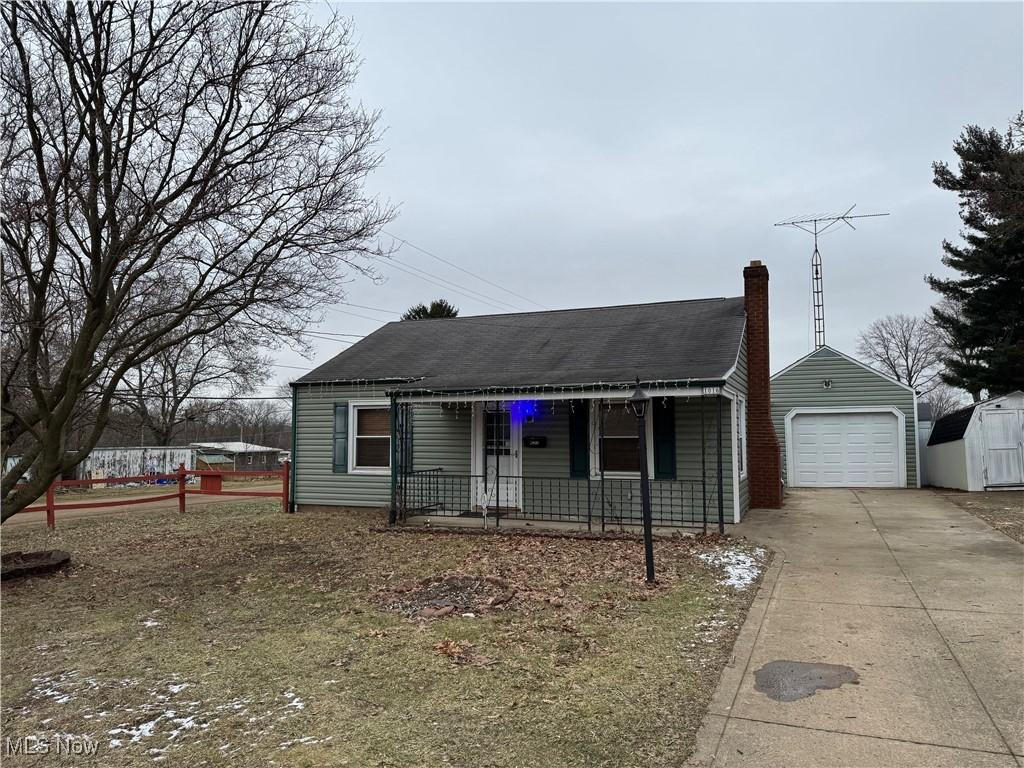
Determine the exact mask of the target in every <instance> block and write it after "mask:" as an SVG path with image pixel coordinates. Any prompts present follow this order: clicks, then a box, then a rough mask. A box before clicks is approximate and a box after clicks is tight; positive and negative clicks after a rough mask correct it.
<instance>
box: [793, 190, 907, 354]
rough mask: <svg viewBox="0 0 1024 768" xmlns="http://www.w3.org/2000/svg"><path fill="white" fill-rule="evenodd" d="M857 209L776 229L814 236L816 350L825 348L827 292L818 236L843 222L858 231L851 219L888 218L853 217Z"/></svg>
mask: <svg viewBox="0 0 1024 768" xmlns="http://www.w3.org/2000/svg"><path fill="white" fill-rule="evenodd" d="M856 207H857V204H856V203H854V204H853V205H851V206H850V207H849V208H848V209H847V210H846V212H845V213H842V214H839V215H836V216H829V215H822V216H815V217H812V218H809V219H801V218H799V217H795V218H792V219H786V220H785V221H780V222H779V223H777V224H776V225H775V226H776V227H794V228H796V229H802V230H803V231H804V232H807V233H808V234H810V235H813V236H814V253H813V254H812V255H811V291H812V293H813V295H814V348H815V349H821V347H823V346H825V291H824V288H823V286H822V278H821V252H820V251H819V250H818V236H819V235H823V234H825V233H826V232H827V231H828V230H830V229H831V228H832V227H834V226H835V225H836V224H839V223H840V222H842V223H843V224H846V226H848V227H849V228H850V229H856V227H855V226H853V224H852V223H851V222H850V220H851V219H873V218H876V217H878V216H888V215H889V214H888V213H861V214H858V215H856V216H852V215H851V213H852V212H853V209H854V208H856Z"/></svg>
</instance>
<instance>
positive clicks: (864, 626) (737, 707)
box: [688, 489, 1024, 768]
mask: <svg viewBox="0 0 1024 768" xmlns="http://www.w3.org/2000/svg"><path fill="white" fill-rule="evenodd" d="M735 533H736V534H737V535H744V536H747V537H749V538H750V539H753V540H754V541H757V542H759V543H763V544H765V545H767V546H769V547H771V548H773V549H774V550H776V553H777V554H776V556H775V560H774V562H773V565H772V567H771V569H770V570H769V572H768V574H766V577H765V579H764V582H763V584H762V586H761V589H760V591H759V593H758V595H757V597H756V598H755V600H754V604H753V606H752V607H751V610H750V613H749V615H748V617H747V620H746V623H745V624H744V627H743V630H742V632H741V634H740V637H739V639H738V640H737V643H736V647H735V650H734V658H733V661H732V663H731V664H730V665H729V666H728V667H726V669H725V671H724V672H723V674H722V679H721V681H720V682H719V686H718V689H717V690H716V692H715V695H714V698H713V700H712V703H711V706H710V708H709V712H708V715H707V716H706V718H705V720H704V724H703V726H702V727H701V731H700V734H699V735H698V744H697V750H696V751H695V753H694V754H693V755H692V756H691V758H690V760H689V763H688V764H689V765H692V766H701V767H702V768H703V767H704V766H765V765H779V766H870V767H871V768H880V767H881V766H898V767H902V766H935V767H936V768H939V767H941V766H951V767H952V766H967V765H970V766H1010V767H1019V766H1024V735H1022V733H1024V636H1022V625H1024V602H1022V595H1024V589H1022V587H1024V546H1022V545H1021V544H1019V543H1017V542H1015V541H1013V540H1012V539H1010V538H1008V537H1006V536H1003V535H1002V534H1000V533H998V532H997V531H994V530H993V529H991V528H989V527H988V526H987V525H986V524H985V523H984V522H982V521H981V520H979V519H977V518H975V517H973V516H972V515H970V514H968V513H966V512H964V511H963V510H961V509H959V508H958V507H956V506H954V505H953V504H950V503H949V502H947V501H946V500H944V499H943V498H942V497H941V496H939V495H938V494H935V493H932V492H931V491H927V490H901V491H882V490H873V489H872V490H860V489H858V490H848V489H829V490H799V491H790V493H789V494H788V495H787V497H786V506H785V508H784V509H782V510H757V511H754V512H752V513H750V515H749V516H748V518H747V520H745V521H744V522H743V523H742V524H741V525H739V526H737V528H736V531H735ZM847 683H849V684H847ZM854 683H856V684H854ZM811 694H813V695H811Z"/></svg>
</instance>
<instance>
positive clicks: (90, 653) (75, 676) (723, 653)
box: [0, 501, 768, 767]
mask: <svg viewBox="0 0 1024 768" xmlns="http://www.w3.org/2000/svg"><path fill="white" fill-rule="evenodd" d="M380 522H381V521H380V519H379V517H378V516H373V515H368V514H356V513H344V514H341V513H335V514H328V513H316V514H313V513H311V514H299V515H285V514H283V513H281V512H280V511H278V507H277V506H276V504H275V503H274V502H272V501H271V502H260V503H252V502H240V503H232V504H224V505H219V506H217V507H207V508H203V509H196V510H194V511H190V512H187V513H186V514H185V515H184V516H179V515H178V514H177V513H176V512H157V513H148V514H146V515H145V516H139V515H135V516H132V514H131V513H130V512H128V513H124V514H119V515H108V516H105V517H102V518H91V519H80V520H74V521H70V522H68V523H67V524H65V525H62V526H60V527H58V529H57V530H56V531H55V532H48V531H46V529H45V528H43V527H41V526H19V527H17V528H11V529H10V530H3V531H2V534H3V541H2V544H3V550H4V551H5V552H7V551H13V550H30V549H36V548H62V549H67V550H69V551H71V552H72V553H73V563H74V564H73V567H72V568H71V569H70V570H69V571H67V572H66V573H65V574H63V575H55V576H49V577H37V578H30V579H27V580H24V581H18V582H11V583H5V584H4V585H3V588H2V611H3V614H2V627H0V630H2V698H3V700H2V734H0V742H3V740H5V739H12V740H14V739H17V738H19V737H25V736H32V735H35V736H38V737H40V738H41V739H53V738H54V737H55V736H56V735H58V734H63V735H68V734H70V735H74V736H88V737H89V738H90V739H92V740H93V741H94V742H95V743H96V744H97V750H98V751H97V754H96V756H95V757H93V758H74V759H73V760H69V758H61V759H60V760H64V761H67V762H64V763H62V762H60V760H58V758H57V757H56V756H54V755H53V754H50V755H36V756H17V757H10V756H5V758H4V759H3V763H4V765H5V766H6V765H12V766H13V765H39V766H50V765H59V764H73V765H83V766H86V765H96V766H100V765H102V766H128V765H149V764H156V765H159V764H160V763H161V762H163V761H166V763H165V764H168V765H174V766H190V767H191V766H201V765H208V766H219V765H243V766H262V765H268V766H269V765H276V766H335V765H338V766H341V765H349V766H443V765H449V766H545V767H547V766H666V765H680V764H681V763H682V762H683V760H684V759H685V758H686V756H687V755H688V754H689V752H690V751H691V749H692V746H693V740H694V734H695V732H696V730H697V727H698V725H699V723H700V720H701V717H702V715H703V713H704V710H705V709H706V706H707V703H708V700H709V699H710V696H711V693H712V692H713V690H714V687H715V685H716V682H717V680H718V676H719V673H720V671H721V668H722V667H723V665H724V664H725V663H726V661H727V660H728V657H729V654H730V652H731V648H732V644H733V640H734V638H735V635H736V632H737V630H738V627H739V625H740V624H741V623H742V620H743V617H744V615H745V612H746V609H747V607H748V605H749V601H750V598H751V597H752V592H753V590H754V588H755V585H751V586H749V587H746V588H736V587H733V586H728V585H726V584H724V583H723V582H724V572H723V571H722V570H721V568H720V567H719V566H717V565H708V564H707V563H706V562H705V561H703V560H702V559H701V558H700V555H701V554H704V555H705V556H706V555H707V553H708V552H709V550H712V549H713V550H715V551H716V552H717V553H718V555H722V554H723V553H724V554H725V555H728V556H736V557H738V558H739V560H740V563H739V564H740V565H741V566H742V565H743V560H744V558H750V557H753V558H754V559H755V560H756V561H757V562H758V566H759V567H760V566H761V565H763V564H764V562H765V560H766V559H767V557H768V555H767V553H765V552H763V551H762V550H756V549H754V548H753V547H750V546H749V545H746V544H744V543H742V542H739V543H737V542H725V541H716V540H713V539H711V540H703V541H701V540H695V539H692V538H688V537H673V538H671V539H662V540H659V541H658V542H657V545H656V557H657V563H658V572H659V579H660V583H659V585H658V586H657V587H656V588H653V589H649V588H647V587H646V586H644V585H643V583H642V580H641V577H642V572H643V553H642V546H641V544H640V543H639V542H638V541H636V540H583V539H571V538H551V537H540V536H526V535H465V534H462V535H446V534H436V533H427V532H422V533H402V532H399V533H395V532H381V531H380V530H377V528H378V525H379V523H380ZM445 577H448V579H447V581H445V580H444V579H445ZM446 604H450V605H452V609H451V610H448V609H447V608H445V605H446ZM423 607H427V608H429V609H430V610H428V611H427V612H428V613H431V612H434V613H437V612H441V613H448V615H447V616H444V617H442V618H436V619H429V620H428V619H423V618H418V617H416V616H415V614H416V613H417V612H418V611H419V610H420V609H421V608H423ZM463 614H469V615H463ZM410 617H411V618H410Z"/></svg>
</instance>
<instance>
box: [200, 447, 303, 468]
mask: <svg viewBox="0 0 1024 768" xmlns="http://www.w3.org/2000/svg"><path fill="white" fill-rule="evenodd" d="M192 447H193V448H195V449H196V469H228V470H239V471H243V470H244V471H246V472H257V471H259V472H262V471H265V470H267V471H269V470H276V469H280V468H281V454H282V453H283V452H282V450H281V449H280V448H271V447H269V446H266V445H254V444H253V443H245V442H241V441H233V442H226V443H192Z"/></svg>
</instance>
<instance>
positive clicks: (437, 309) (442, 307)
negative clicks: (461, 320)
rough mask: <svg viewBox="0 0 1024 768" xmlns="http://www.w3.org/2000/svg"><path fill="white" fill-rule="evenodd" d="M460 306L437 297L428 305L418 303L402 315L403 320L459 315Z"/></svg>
mask: <svg viewBox="0 0 1024 768" xmlns="http://www.w3.org/2000/svg"><path fill="white" fill-rule="evenodd" d="M458 316H459V308H458V307H456V306H455V305H454V304H450V303H449V302H447V301H445V300H444V299H435V300H434V301H432V302H430V306H429V307H428V306H427V305H426V304H417V305H416V306H414V307H409V309H407V310H406V311H405V314H403V315H402V319H403V320H430V319H432V318H437V317H458Z"/></svg>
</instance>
